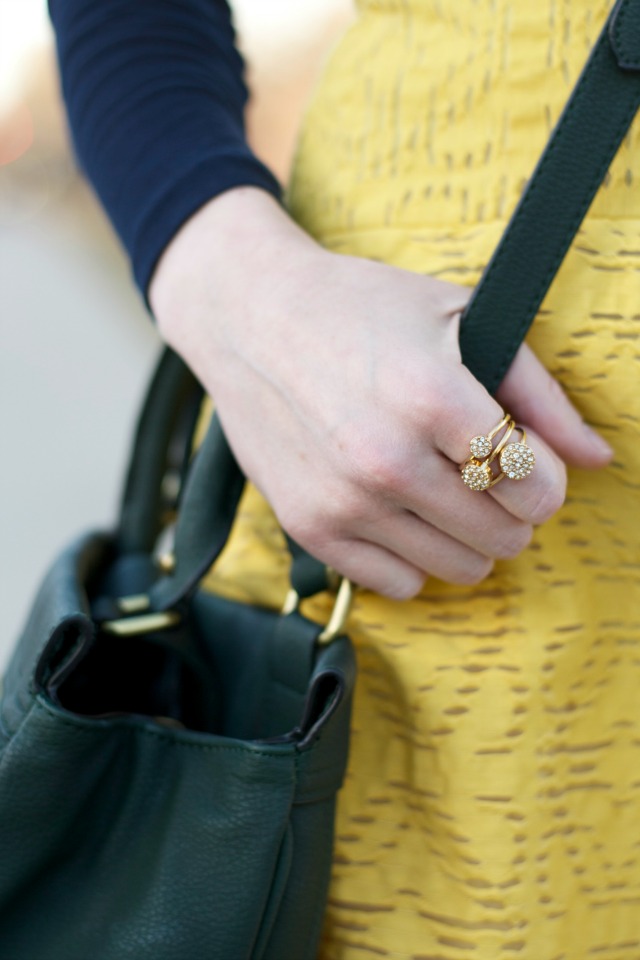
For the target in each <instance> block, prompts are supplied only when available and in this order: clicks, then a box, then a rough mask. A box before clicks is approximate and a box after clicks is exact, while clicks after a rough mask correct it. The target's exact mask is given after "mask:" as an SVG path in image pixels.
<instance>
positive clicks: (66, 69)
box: [49, 0, 281, 298]
mask: <svg viewBox="0 0 640 960" xmlns="http://www.w3.org/2000/svg"><path fill="white" fill-rule="evenodd" d="M49 10H50V14H51V19H52V22H53V25H54V28H55V31H56V39H57V46H58V58H59V63H60V73H61V78H62V89H63V94H64V99H65V103H66V107H67V113H68V117H69V125H70V128H71V133H72V137H73V143H74V147H75V151H76V155H77V157H78V160H79V163H80V165H81V166H82V168H83V169H84V171H85V173H86V175H87V177H88V178H89V180H90V181H91V183H92V184H93V186H94V188H95V190H96V192H97V193H98V195H99V197H100V199H101V201H102V204H103V206H104V208H105V210H106V211H107V214H108V215H109V217H110V219H111V221H112V223H113V225H114V227H115V229H116V230H117V232H118V234H119V236H120V238H121V240H122V242H123V244H124V246H125V248H126V250H127V251H128V253H129V256H130V258H131V263H132V268H133V273H134V276H135V279H136V282H137V284H138V286H139V287H140V289H141V291H142V293H143V295H144V296H145V298H146V295H147V290H148V285H149V281H150V279H151V276H152V274H153V270H154V267H155V265H156V263H157V261H158V258H159V257H160V255H161V254H162V252H163V250H164V249H165V247H166V246H167V244H168V243H169V241H170V240H171V238H172V237H173V236H174V235H175V233H176V231H177V230H178V229H179V228H180V226H181V225H182V224H183V223H184V221H185V220H187V219H188V218H189V216H191V214H193V213H195V211H196V210H197V209H198V208H199V207H201V206H202V205H203V204H205V203H206V202H207V201H208V200H210V199H211V198H212V197H214V196H216V195H218V194H219V193H222V192H223V191H225V190H228V189H230V188H232V187H236V186H243V185H250V186H256V187H260V188H262V189H264V190H266V191H268V192H269V193H271V194H272V195H274V196H276V197H278V198H279V197H280V193H281V191H280V186H279V184H278V182H277V180H276V179H275V177H274V176H273V174H272V173H271V172H270V171H269V170H268V169H267V168H266V167H265V166H264V165H263V164H262V163H261V162H260V161H259V160H258V159H257V157H255V155H254V154H253V153H252V152H251V150H250V149H249V147H248V146H247V143H246V138H245V131H244V107H245V103H246V99H247V90H246V87H245V84H244V80H243V67H244V65H243V62H242V59H241V57H240V55H239V53H238V51H237V49H236V47H235V43H234V40H235V37H234V31H233V26H232V23H231V14H230V11H229V7H228V5H227V3H226V2H225V0H181V2H180V3H176V2H175V0H108V2H106V3H105V2H101V0H49Z"/></svg>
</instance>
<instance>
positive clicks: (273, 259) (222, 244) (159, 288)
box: [149, 186, 318, 345]
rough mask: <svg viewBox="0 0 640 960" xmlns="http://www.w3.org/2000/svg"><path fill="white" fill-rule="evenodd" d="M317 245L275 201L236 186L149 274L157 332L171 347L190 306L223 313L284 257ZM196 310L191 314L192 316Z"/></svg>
mask: <svg viewBox="0 0 640 960" xmlns="http://www.w3.org/2000/svg"><path fill="white" fill-rule="evenodd" d="M307 244H308V245H309V251H310V252H311V251H312V250H315V251H317V249H318V248H317V245H316V244H315V243H314V241H313V240H311V238H310V237H309V236H308V235H307V234H305V233H304V231H303V230H301V229H300V228H299V227H298V226H297V225H296V224H295V223H294V222H293V221H292V220H291V218H290V217H289V216H288V214H287V213H286V212H285V211H284V210H283V208H282V207H281V206H280V204H279V203H278V202H277V200H275V199H274V197H273V196H272V195H271V194H269V193H268V192H267V191H265V190H261V189H259V188H256V187H249V186H247V187H236V188H234V189H233V190H228V191H226V192H225V193H223V194H220V195H218V196H216V197H214V198H213V199H212V200H210V201H209V202H208V203H207V204H205V205H204V206H203V207H201V208H200V209H199V210H198V211H197V212H196V213H195V214H193V216H192V217H190V218H189V220H187V221H186V222H185V223H184V224H183V226H182V227H181V229H180V230H179V231H178V232H177V233H176V235H175V236H174V237H173V239H172V240H171V242H170V243H169V245H168V246H167V248H166V249H165V251H164V253H163V255H162V257H161V258H160V260H159V262H158V266H157V267H156V270H155V272H154V274H153V277H152V279H151V283H150V286H149V301H150V303H151V306H152V309H153V311H154V314H155V316H156V320H157V323H158V327H159V329H160V332H161V333H162V334H163V336H165V338H166V339H167V340H168V341H169V342H171V343H173V344H174V345H176V344H175V340H176V338H178V340H180V339H181V338H182V335H183V334H184V335H188V332H187V331H186V330H184V329H183V326H184V323H185V321H186V319H187V318H188V317H189V316H193V315H194V314H193V311H192V310H185V303H188V304H190V305H191V306H192V307H193V306H195V307H197V304H198V303H200V304H204V303H205V302H206V304H207V307H208V310H209V311H210V310H211V304H212V301H213V303H216V302H218V303H219V304H220V307H221V309H223V308H225V307H226V308H228V307H229V306H230V303H229V301H230V300H231V301H232V300H234V299H235V297H246V295H247V293H248V292H249V291H250V290H251V289H252V287H253V286H254V285H255V283H256V282H258V281H259V279H260V278H263V277H268V276H269V275H270V274H272V273H273V274H275V273H278V274H281V273H282V272H286V270H287V259H288V256H287V253H288V252H290V253H291V254H292V255H293V251H294V249H295V251H296V252H297V253H299V252H300V251H301V249H302V248H304V247H305V246H306V245H307ZM198 314H199V311H198V310H197V309H196V310H195V315H198Z"/></svg>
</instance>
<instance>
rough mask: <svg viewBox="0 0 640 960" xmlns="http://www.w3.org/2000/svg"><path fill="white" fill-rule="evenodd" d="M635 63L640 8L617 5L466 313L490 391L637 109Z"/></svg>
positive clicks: (466, 333) (470, 349) (466, 339)
mask: <svg viewBox="0 0 640 960" xmlns="http://www.w3.org/2000/svg"><path fill="white" fill-rule="evenodd" d="M612 44H613V45H612ZM614 49H615V52H614ZM616 55H617V56H618V57H619V58H620V64H619V62H618V59H617V58H616ZM639 57H640V0H619V2H618V3H617V4H616V6H615V8H614V10H613V11H612V13H611V14H610V16H609V18H608V20H607V23H606V24H605V27H604V29H603V30H602V33H601V34H600V37H599V39H598V41H597V43H596V45H595V47H594V49H593V52H592V54H591V56H590V57H589V60H588V62H587V64H586V66H585V68H584V70H583V72H582V75H581V77H580V79H579V80H578V83H577V84H576V87H575V89H574V91H573V93H572V95H571V98H570V99H569V102H568V103H567V105H566V107H565V109H564V111H563V113H562V116H561V117H560V120H559V121H558V124H557V126H556V129H555V130H554V132H553V134H552V136H551V139H550V140H549V143H548V145H547V147H546V149H545V151H544V153H543V155H542V157H541V158H540V161H539V162H538V165H537V166H536V169H535V171H534V173H533V175H532V177H531V179H530V181H529V184H528V186H527V188H526V190H525V192H524V194H523V195H522V198H521V200H520V203H519V204H518V206H517V208H516V210H515V212H514V214H513V216H512V218H511V220H510V222H509V224H508V226H507V229H506V230H505V232H504V234H503V236H502V239H501V241H500V243H499V244H498V247H497V248H496V251H495V253H494V255H493V257H492V258H491V260H490V262H489V264H488V266H487V268H486V270H485V272H484V274H483V276H482V278H481V280H480V283H479V284H478V286H477V287H476V289H475V291H474V293H473V295H472V297H471V300H470V301H469V303H468V305H467V308H466V310H465V311H464V313H463V315H462V320H461V329H460V348H461V351H462V359H463V362H464V363H465V364H466V366H467V367H468V368H469V369H470V370H471V372H472V373H473V374H474V376H476V377H477V379H478V380H480V382H481V383H482V384H484V386H485V387H486V388H487V390H489V392H491V393H494V392H495V391H496V390H497V388H498V387H499V385H500V383H501V381H502V379H503V377H504V375H505V373H506V372H507V369H508V368H509V365H510V364H511V361H512V360H513V357H514V356H515V354H516V351H517V349H518V347H519V346H520V344H521V342H522V340H523V339H524V337H525V336H526V333H527V331H528V329H529V327H530V326H531V323H532V322H533V320H534V318H535V315H536V313H537V311H538V308H539V307H540V304H541V303H542V300H543V299H544V296H545V294H546V292H547V290H548V289H549V287H550V285H551V283H552V281H553V278H554V277H555V275H556V273H557V271H558V268H559V267H560V264H561V263H562V260H563V259H564V256H565V254H566V252H567V250H568V248H569V245H570V244H571V241H572V240H573V237H574V236H575V234H576V232H577V230H578V228H579V226H580V224H581V223H582V220H583V219H584V217H585V214H586V212H587V210H588V208H589V206H590V204H591V201H592V200H593V198H594V196H595V194H596V191H597V189H598V187H599V185H600V183H601V182H602V180H603V179H604V176H605V173H606V171H607V168H608V166H609V164H610V163H611V160H612V159H613V157H614V156H615V154H616V152H617V149H618V147H619V145H620V143H621V141H622V139H623V137H624V135H625V133H626V131H627V130H628V128H629V126H630V124H631V121H632V120H633V118H634V116H635V114H636V112H637V110H638V106H640V73H639V72H638V71H637V67H636V64H635V61H637V60H638V58H639ZM630 64H633V66H634V69H633V71H632V70H630V69H628V66H629V65H630ZM621 67H624V69H622V68H621Z"/></svg>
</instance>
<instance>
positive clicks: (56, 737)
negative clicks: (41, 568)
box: [0, 354, 354, 960]
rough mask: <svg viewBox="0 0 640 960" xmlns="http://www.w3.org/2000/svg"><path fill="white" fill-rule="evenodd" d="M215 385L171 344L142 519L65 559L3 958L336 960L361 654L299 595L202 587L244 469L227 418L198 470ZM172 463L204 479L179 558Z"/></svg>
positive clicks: (17, 783)
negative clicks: (200, 415)
mask: <svg viewBox="0 0 640 960" xmlns="http://www.w3.org/2000/svg"><path fill="white" fill-rule="evenodd" d="M199 394H200V392H199V390H198V389H197V388H196V384H195V381H194V379H193V378H192V377H191V375H190V374H189V372H188V371H187V370H186V368H185V367H184V365H183V364H182V363H181V362H180V361H178V359H177V358H176V357H175V356H173V355H171V354H166V355H165V356H164V358H163V360H162V363H161V365H160V368H159V370H158V373H157V375H156V378H155V381H154V383H153V385H152V388H151V391H150V394H149V399H148V402H147V405H146V407H145V409H144V412H143V415H142V418H141V421H140V426H139V430H138V436H137V439H136V443H135V447H134V457H133V461H132V465H131V469H130V472H129V478H128V483H127V487H126V493H125V497H124V506H123V511H122V521H121V524H120V530H119V531H118V532H117V534H116V535H114V536H103V535H91V536H87V537H85V538H83V539H82V540H80V541H79V542H78V543H76V544H74V545H73V546H71V547H70V548H69V549H68V550H67V551H66V552H65V553H64V554H63V555H62V556H61V557H60V558H59V559H58V560H57V561H56V563H55V564H54V566H53V568H52V569H51V571H50V573H49V575H48V577H47V578H46V580H45V582H44V584H43V586H42V588H41V590H40V592H39V594H38V597H37V600H36V602H35V605H34V607H33V612H32V614H31V617H30V620H29V622H28V624H27V626H26V629H25V632H24V635H23V637H22V639H21V641H20V643H19V645H18V647H17V649H16V651H15V654H14V656H13V660H12V661H11V664H10V666H9V669H8V672H7V674H6V678H5V683H4V696H3V699H2V705H1V719H2V741H3V742H2V754H1V759H2V766H1V768H0V817H1V819H0V837H1V845H0V958H2V960H126V958H131V960H134V958H135V960H147V958H148V960H245V958H246V960H249V958H251V960H313V958H315V957H316V954H317V949H318V940H319V936H320V929H321V923H322V915H323V910H324V905H325V900H326V891H327V884H328V879H329V870H330V861H331V850H332V837H333V819H334V807H335V797H336V791H337V790H338V788H339V786H340V784H341V782H342V778H343V775H344V770H345V764H346V758H347V744H348V734H349V714H350V701H351V692H352V687H353V682H354V659H353V653H352V648H351V645H350V643H349V641H348V639H347V638H346V637H345V636H344V635H342V634H341V630H340V627H339V625H336V626H335V628H334V627H333V626H332V627H331V628H330V629H323V627H322V626H318V625H317V624H315V623H313V622H311V621H310V620H308V619H306V618H305V617H303V616H302V615H301V614H300V613H299V612H298V611H297V609H295V607H296V604H294V603H291V602H290V604H289V606H290V607H291V608H292V609H291V612H290V613H288V614H285V615H281V614H279V613H274V612H272V611H270V610H264V609H259V608H257V607H251V606H245V605H242V604H240V603H233V602H230V601H228V600H223V599H220V598H218V597H215V596H213V595H211V594H205V593H204V592H201V591H199V590H198V581H199V579H200V578H201V576H202V574H203V573H204V572H205V571H206V570H207V568H208V567H209V565H210V563H211V562H212V561H213V559H215V556H217V554H218V553H219V552H220V550H221V549H222V547H223V546H224V543H225V541H226V539H227V536H228V533H229V528H230V526H231V523H232V520H233V517H234V514H235V510H236V505H237V502H238V499H239V497H240V493H241V491H242V487H243V482H244V478H243V477H242V475H241V473H240V471H239V469H238V467H237V466H236V464H235V461H234V459H233V457H232V455H231V453H230V451H229V448H228V446H227V444H226V443H225V440H224V437H223V434H222V432H221V430H220V428H219V426H218V424H217V422H215V420H214V422H212V425H211V427H210V429H209V432H208V434H207V437H206V439H205V441H204V442H203V444H202V446H201V448H200V450H199V452H198V453H197V454H196V456H195V457H194V458H193V460H192V463H191V465H190V466H189V468H188V469H184V468H182V466H181V464H180V462H179V461H180V460H184V459H185V457H186V453H185V452H186V451H187V450H188V449H189V448H190V443H189V440H190V435H191V432H192V430H191V427H192V426H193V423H194V422H195V412H196V409H197V402H198V400H199ZM167 471H168V472H167ZM172 471H173V472H174V473H176V472H177V473H179V474H186V479H185V481H184V483H183V484H182V487H183V492H182V495H181V497H180V504H179V508H178V519H177V523H176V527H175V565H174V566H173V565H172V566H173V569H172V571H171V572H170V573H163V572H162V571H159V570H158V563H157V561H156V560H155V559H154V556H153V545H154V543H155V541H156V537H157V534H158V531H159V529H160V527H161V526H162V522H163V513H164V512H166V510H167V508H169V509H170V508H171V506H172V505H171V504H170V503H167V502H165V498H166V490H167V488H168V487H170V486H172V484H171V483H167V475H168V476H169V478H171V473H172ZM163 478H164V490H163ZM173 486H175V483H174V484H173ZM164 566H165V567H166V566H167V564H166V562H165V563H164ZM320 585H322V584H320ZM343 594H344V588H343Z"/></svg>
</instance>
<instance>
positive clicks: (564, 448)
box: [150, 188, 611, 598]
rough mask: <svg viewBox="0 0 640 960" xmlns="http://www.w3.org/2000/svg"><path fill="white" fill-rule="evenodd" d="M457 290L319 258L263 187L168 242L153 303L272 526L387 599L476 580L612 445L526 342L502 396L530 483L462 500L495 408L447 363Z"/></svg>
mask: <svg viewBox="0 0 640 960" xmlns="http://www.w3.org/2000/svg"><path fill="white" fill-rule="evenodd" d="M468 297H469V291H468V290H467V289H465V288H462V287H458V286H455V285H453V284H450V283H444V282H442V281H440V280H436V279H433V278H430V277H424V276H420V275H418V274H414V273H410V272H407V271H404V270H400V269H397V268H395V267H390V266H387V265H384V264H380V263H375V262H372V261H368V260H362V259H358V258H355V257H348V256H341V255H337V254H333V253H329V252H327V251H326V250H324V249H323V248H321V247H320V246H319V245H318V244H316V243H315V242H314V241H313V240H311V239H310V238H309V237H308V236H307V235H306V234H305V233H304V232H303V231H302V230H300V229H299V228H298V227H297V226H296V225H295V224H294V223H293V222H292V221H291V220H290V218H289V217H288V216H287V215H286V213H285V212H284V211H283V210H282V209H281V208H280V207H279V205H278V204H277V203H276V202H275V201H274V200H273V199H272V198H271V197H270V196H269V195H268V194H266V193H264V192H262V191H260V190H257V189H254V188H239V189H235V190H232V191H229V192H228V193H226V194H223V195H222V196H220V197H218V198H216V199H215V200H213V201H211V202H210V203H209V204H207V205H206V206H205V207H203V208H202V209H201V210H200V211H199V212H198V213H197V214H195V215H194V216H193V217H192V218H191V219H190V220H189V221H188V222H187V224H185V226H184V227H183V228H182V230H181V231H180V232H179V233H178V234H177V235H176V237H175V238H174V239H173V241H172V242H171V244H170V245H169V247H168V248H167V250H166V251H165V254H164V255H163V257H162V259H161V261H160V264H159V266H158V268H157V270H156V272H155V275H154V278H153V282H152V286H151V290H150V299H151V303H152V306H153V309H154V312H155V314H156V317H157V321H158V324H159V327H160V331H161V333H162V334H163V336H164V337H165V339H166V340H167V342H168V343H169V344H170V345H171V346H172V347H173V348H174V349H175V350H176V351H177V352H178V353H180V354H181V356H182V357H183V358H184V359H185V361H186V362H187V363H188V365H189V366H190V367H191V368H192V370H193V371H194V372H195V374H196V375H197V376H198V377H199V379H200V380H201V382H202V383H203V385H204V386H205V388H206V390H207V391H208V392H209V393H210V394H211V396H212V397H213V398H214V400H215V403H216V406H217V409H218V413H219V415H220V418H221V422H222V424H223V426H224V429H225V432H226V434H227V437H228V439H229V442H230V444H231V447H232V449H233V451H234V453H235V455H236V457H237V459H238V462H239V463H240V465H241V467H242V469H243V470H244V471H245V473H246V474H247V476H248V477H249V478H250V479H251V480H252V481H253V482H254V483H255V484H256V486H257V487H258V488H259V489H260V490H261V491H262V493H263V494H264V495H265V496H266V498H267V499H268V500H269V502H270V503H271V505H272V507H273V509H274V511H275V513H276V515H277V517H278V519H279V521H280V523H281V524H282V526H283V527H284V529H285V530H286V531H287V532H288V533H289V534H290V535H291V536H292V537H293V538H294V539H295V540H296V541H297V542H298V543H300V544H301V546H303V547H305V548H306V549H307V550H308V551H309V552H310V553H312V554H313V555H314V556H316V557H318V558H319V559H320V560H322V561H323V562H325V563H327V564H328V565H330V566H332V567H334V568H335V569H336V570H338V571H339V572H340V573H342V574H344V575H345V576H348V577H350V578H351V579H352V580H354V581H355V582H357V583H359V584H361V585H362V586H366V587H369V588H371V589H373V590H376V591H378V592H380V593H383V594H385V595H387V596H390V597H396V598H406V597H410V596H412V595H414V594H415V593H417V592H418V591H419V590H420V588H421V586H422V584H423V582H424V579H425V577H426V575H427V574H433V575H435V576H437V577H440V578H441V579H443V580H447V581H450V582H453V583H462V584H472V583H476V582H478V581H480V580H482V579H483V578H484V577H485V576H486V575H487V574H488V573H489V571H490V570H491V568H492V565H493V561H494V559H496V558H509V557H513V556H516V555H517V554H518V553H520V551H521V550H523V549H524V548H525V547H526V545H527V544H528V543H529V540H530V538H531V533H532V525H533V524H537V523H541V522H543V521H544V520H547V519H548V518H549V517H550V516H552V514H553V513H555V511H556V510H557V509H558V508H559V507H560V506H561V504H562V502H563V500H564V496H565V484H566V472H565V463H569V464H574V465H578V466H583V467H598V466H602V465H603V464H605V463H606V462H607V461H608V460H609V459H610V456H611V452H610V451H609V449H608V447H607V446H606V444H604V442H603V441H602V440H601V439H600V438H599V437H598V436H597V435H596V434H594V433H593V431H591V430H590V429H589V428H588V427H586V426H585V425H584V423H583V422H582V420H581V418H580V416H579V414H578V413H577V411H576V410H575V409H574V408H573V407H572V406H571V404H570V403H569V401H568V400H567V398H566V396H565V395H564V393H563V392H562V390H561V389H560V387H559V386H558V385H557V383H556V382H555V381H554V380H553V379H552V378H551V377H550V376H549V374H548V373H547V372H546V371H545V370H544V368H543V367H542V366H541V365H540V364H539V363H538V361H537V360H536V359H535V357H534V356H533V354H532V353H531V351H530V350H528V348H526V347H523V348H521V350H520V352H519V353H518V355H517V357H516V360H515V361H514V363H513V365H512V367H511V369H510V371H509V373H508V375H507V377H506V379H505V381H504V382H503V384H502V386H501V389H500V392H499V394H498V397H499V401H500V404H503V405H504V407H505V408H506V409H507V410H508V411H509V412H510V413H511V414H512V415H513V416H514V417H515V418H516V420H517V421H518V422H519V423H522V424H523V425H524V426H525V427H526V428H527V432H528V442H529V444H530V446H531V447H532V449H533V450H534V452H535V455H536V466H535V469H534V472H533V473H532V474H531V475H530V476H529V477H527V478H526V479H524V480H522V481H519V482H514V481H508V480H505V481H503V482H502V483H499V484H497V485H496V486H495V487H493V488H492V489H491V490H490V491H487V492H485V493H475V492H472V491H471V490H469V489H468V488H467V487H465V486H464V484H463V483H462V481H461V479H460V473H459V464H460V462H461V461H463V460H464V459H466V457H467V456H468V455H469V454H468V442H469V439H470V438H471V437H473V436H475V435H477V434H482V433H487V432H488V431H489V430H490V429H491V428H492V427H493V426H495V425H496V424H497V423H498V421H499V420H500V419H501V418H502V415H503V411H502V408H501V406H500V405H499V403H498V402H497V401H496V400H494V399H493V398H492V397H491V396H489V394H488V393H487V392H486V390H485V389H484V388H483V387H482V386H481V385H480V384H479V383H478V381H477V380H475V378H474V377H473V376H472V375H471V374H470V373H469V371H468V370H467V369H466V367H464V366H463V365H462V363H461V360H460V352H459V348H458V320H459V315H460V312H461V311H462V309H463V308H464V306H465V304H466V302H467V300H468Z"/></svg>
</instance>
